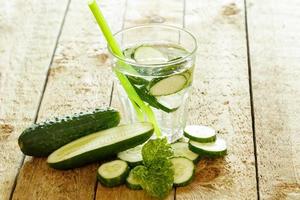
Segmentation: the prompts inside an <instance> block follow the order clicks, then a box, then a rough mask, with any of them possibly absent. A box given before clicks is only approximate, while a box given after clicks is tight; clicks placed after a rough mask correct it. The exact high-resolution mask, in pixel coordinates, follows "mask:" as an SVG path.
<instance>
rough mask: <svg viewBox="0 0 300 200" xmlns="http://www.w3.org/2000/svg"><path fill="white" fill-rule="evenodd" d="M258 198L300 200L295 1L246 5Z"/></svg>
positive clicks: (298, 35) (298, 30) (299, 32)
mask: <svg viewBox="0 0 300 200" xmlns="http://www.w3.org/2000/svg"><path fill="white" fill-rule="evenodd" d="M247 2H248V4H247V8H248V9H247V13H248V30H249V43H250V46H249V47H250V59H251V70H252V85H253V87H252V90H253V103H254V114H255V127H256V128H255V131H256V142H257V157H258V172H259V186H260V187H259V188H260V197H261V199H276V200H277V199H278V200H279V199H300V137H299V132H300V125H299V121H300V115H299V113H300V80H299V77H300V68H299V63H300V54H299V52H300V40H299V38H300V26H299V18H300V13H299V9H300V2H299V1H297V0H292V1H288V2H284V1H279V0H276V1H270V0H265V1H253V0H249V1H247Z"/></svg>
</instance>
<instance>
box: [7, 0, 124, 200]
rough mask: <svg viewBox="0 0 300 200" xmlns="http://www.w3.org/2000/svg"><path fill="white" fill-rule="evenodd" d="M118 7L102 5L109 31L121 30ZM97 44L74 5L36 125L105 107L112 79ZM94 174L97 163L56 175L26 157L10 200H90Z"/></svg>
mask: <svg viewBox="0 0 300 200" xmlns="http://www.w3.org/2000/svg"><path fill="white" fill-rule="evenodd" d="M122 2H123V1H114V2H110V1H103V2H102V7H103V10H104V12H105V13H106V16H107V20H108V22H109V23H110V24H113V26H112V29H113V30H116V29H119V28H120V27H121V22H122V20H121V19H122V16H123V14H122V12H123V9H122V7H123V3H122ZM114 9H115V10H117V11H118V12H113V11H114ZM101 42H104V40H103V38H102V37H101V33H100V31H99V28H98V27H97V25H96V22H95V20H94V19H93V16H92V14H91V13H90V10H89V7H88V5H87V3H86V1H82V0H73V1H72V2H71V5H70V9H69V12H68V13H67V17H66V21H65V25H64V27H63V30H62V34H61V38H60V40H59V43H58V48H57V51H56V54H55V57H54V62H53V65H52V66H51V71H50V75H49V78H48V84H47V88H46V91H45V94H44V98H43V101H42V105H41V109H40V112H39V118H38V120H39V121H40V120H43V119H45V118H48V117H51V116H57V115H64V114H70V113H73V112H76V111H82V110H85V109H92V108H95V107H99V106H108V104H109V97H110V93H111V88H112V77H111V69H110V67H109V65H108V63H107V57H108V55H107V53H106V50H105V49H106V47H105V45H104V44H101ZM101 46H103V47H104V48H103V49H100V47H101ZM96 169H97V164H93V165H89V166H86V167H83V168H79V169H74V170H68V171H58V170H54V169H50V168H49V167H48V166H47V164H46V162H45V159H42V158H33V159H32V158H29V157H27V159H26V162H25V164H24V166H23V167H22V169H21V171H20V175H19V177H18V182H17V186H16V190H15V193H14V195H13V199H22V200H24V199H51V200H55V199H84V200H89V199H90V200H91V199H94V194H95V191H94V188H95V184H96Z"/></svg>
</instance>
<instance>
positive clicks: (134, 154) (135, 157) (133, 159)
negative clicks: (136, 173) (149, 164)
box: [117, 145, 143, 167]
mask: <svg viewBox="0 0 300 200" xmlns="http://www.w3.org/2000/svg"><path fill="white" fill-rule="evenodd" d="M142 147H143V145H139V146H136V147H134V148H131V149H128V150H126V151H122V152H120V153H118V155H117V156H118V158H119V159H121V160H124V161H126V162H127V163H128V164H129V166H130V167H135V166H137V165H142V164H143V157H142Z"/></svg>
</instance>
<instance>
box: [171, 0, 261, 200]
mask: <svg viewBox="0 0 300 200" xmlns="http://www.w3.org/2000/svg"><path fill="white" fill-rule="evenodd" d="M185 25H186V28H187V29H188V30H191V32H192V33H194V34H195V35H196V37H197V39H198V47H199V49H198V53H197V61H196V72H195V74H194V78H195V79H194V81H195V82H194V86H193V92H192V98H191V102H190V109H189V111H190V116H189V123H191V124H194V123H195V124H205V125H209V126H212V127H214V128H215V129H217V130H218V131H219V135H220V136H221V137H223V138H225V139H226V140H227V143H228V155H227V156H226V157H225V158H221V159H215V160H203V161H201V162H200V163H199V164H198V166H197V173H196V177H195V180H194V182H193V183H192V184H190V185H189V186H187V187H183V188H177V189H176V199H177V200H183V199H186V200H191V199H195V200H196V199H197V200H199V199H239V200H240V199H249V200H250V199H251V200H253V199H257V197H256V195H257V194H256V192H257V191H256V179H255V163H254V151H253V150H254V149H253V139H252V128H251V111H250V110H251V109H250V96H249V85H248V68H247V49H246V39H245V25H244V4H243V1H241V0H236V1H225V2H224V1H205V0H200V1H199V0H190V1H186V16H185Z"/></svg>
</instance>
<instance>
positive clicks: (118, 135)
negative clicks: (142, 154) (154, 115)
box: [47, 122, 154, 169]
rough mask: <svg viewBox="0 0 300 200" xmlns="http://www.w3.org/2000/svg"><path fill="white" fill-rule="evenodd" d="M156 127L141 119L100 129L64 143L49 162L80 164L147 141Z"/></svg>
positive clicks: (59, 166)
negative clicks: (138, 121)
mask: <svg viewBox="0 0 300 200" xmlns="http://www.w3.org/2000/svg"><path fill="white" fill-rule="evenodd" d="M153 130H154V128H153V125H152V124H151V123H148V122H140V123H134V124H128V125H122V126H118V127H115V128H111V129H106V130H103V131H99V132H96V133H93V134H91V135H88V136H85V137H81V138H79V139H77V140H75V141H73V142H71V143H69V144H67V145H65V146H62V147H61V148H59V149H58V150H56V151H54V152H53V153H52V154H51V155H50V156H49V157H48V160H47V162H48V164H49V165H50V166H51V167H53V168H56V169H70V168H76V167H80V166H82V165H85V164H88V163H91V162H95V161H99V160H101V159H104V158H107V157H109V156H114V155H116V154H117V153H119V152H121V151H124V150H127V149H130V148H133V147H135V146H137V145H139V144H142V143H144V142H146V141H147V140H148V139H149V138H150V137H151V135H152V134H153Z"/></svg>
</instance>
